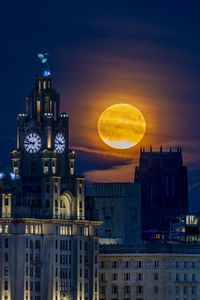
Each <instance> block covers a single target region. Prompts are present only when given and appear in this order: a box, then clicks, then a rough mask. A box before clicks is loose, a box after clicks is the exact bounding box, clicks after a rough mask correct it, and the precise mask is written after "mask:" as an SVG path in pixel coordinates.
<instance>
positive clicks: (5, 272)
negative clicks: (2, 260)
mask: <svg viewBox="0 0 200 300" xmlns="http://www.w3.org/2000/svg"><path fill="white" fill-rule="evenodd" d="M4 276H8V267H5V268H4Z"/></svg>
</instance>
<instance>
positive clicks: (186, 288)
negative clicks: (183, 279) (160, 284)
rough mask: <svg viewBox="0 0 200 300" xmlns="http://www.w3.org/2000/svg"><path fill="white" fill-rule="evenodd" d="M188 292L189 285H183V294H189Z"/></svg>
mask: <svg viewBox="0 0 200 300" xmlns="http://www.w3.org/2000/svg"><path fill="white" fill-rule="evenodd" d="M187 292H188V287H187V286H184V287H183V294H187Z"/></svg>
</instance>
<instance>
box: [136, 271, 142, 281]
mask: <svg viewBox="0 0 200 300" xmlns="http://www.w3.org/2000/svg"><path fill="white" fill-rule="evenodd" d="M137 280H138V281H139V280H143V274H142V273H137Z"/></svg>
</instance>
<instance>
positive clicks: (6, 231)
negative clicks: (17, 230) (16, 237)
mask: <svg viewBox="0 0 200 300" xmlns="http://www.w3.org/2000/svg"><path fill="white" fill-rule="evenodd" d="M4 233H8V225H5V226H4Z"/></svg>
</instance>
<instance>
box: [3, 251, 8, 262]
mask: <svg viewBox="0 0 200 300" xmlns="http://www.w3.org/2000/svg"><path fill="white" fill-rule="evenodd" d="M4 262H8V253H4Z"/></svg>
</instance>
